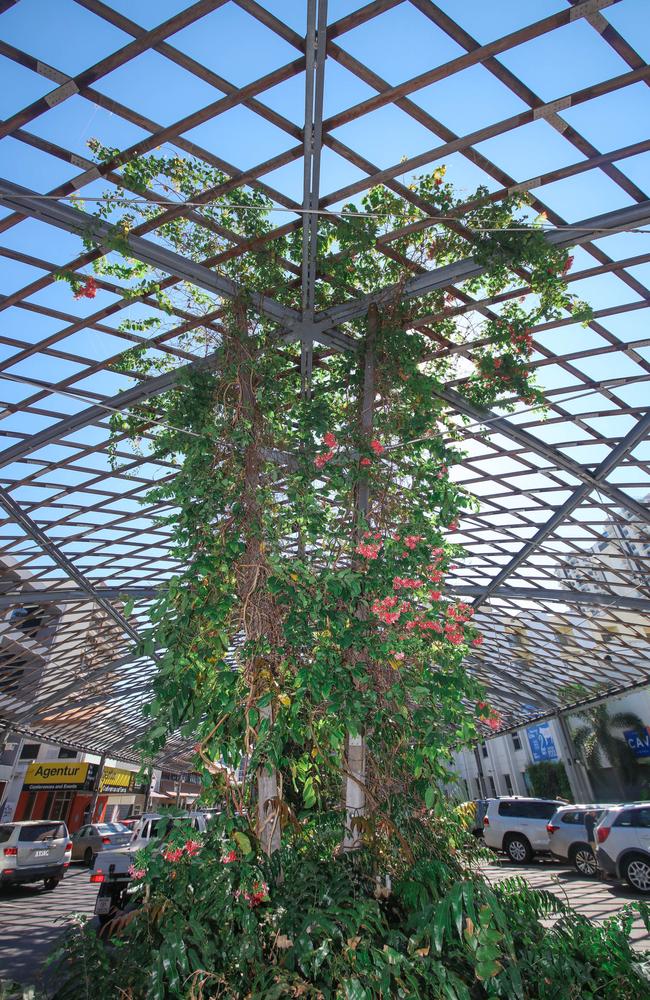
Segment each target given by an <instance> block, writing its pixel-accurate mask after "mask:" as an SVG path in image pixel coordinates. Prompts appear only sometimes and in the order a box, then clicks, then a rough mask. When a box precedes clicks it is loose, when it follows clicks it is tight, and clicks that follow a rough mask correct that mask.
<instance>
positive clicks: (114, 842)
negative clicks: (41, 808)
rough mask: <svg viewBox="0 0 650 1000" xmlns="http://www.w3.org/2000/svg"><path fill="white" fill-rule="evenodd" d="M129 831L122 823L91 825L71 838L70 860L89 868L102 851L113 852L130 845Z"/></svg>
mask: <svg viewBox="0 0 650 1000" xmlns="http://www.w3.org/2000/svg"><path fill="white" fill-rule="evenodd" d="M131 836H132V834H131V831H130V830H129V828H128V826H124V824H123V823H92V824H89V825H88V826H82V827H81V829H80V830H77V832H76V833H75V834H73V836H72V860H73V861H85V863H86V864H87V865H88V866H89V867H90V866H92V864H93V863H94V861H95V858H96V857H97V855H98V854H101V852H102V851H114V850H115V848H116V847H126V845H127V844H130V843H131Z"/></svg>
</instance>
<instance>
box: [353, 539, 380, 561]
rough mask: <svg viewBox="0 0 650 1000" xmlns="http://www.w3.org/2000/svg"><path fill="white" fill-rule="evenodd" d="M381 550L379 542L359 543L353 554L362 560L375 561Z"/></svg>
mask: <svg viewBox="0 0 650 1000" xmlns="http://www.w3.org/2000/svg"><path fill="white" fill-rule="evenodd" d="M380 550H381V542H359V544H358V545H357V547H356V549H355V550H354V551H355V552H357V553H358V555H360V556H363V558H364V559H376V558H377V556H378V555H379V552H380Z"/></svg>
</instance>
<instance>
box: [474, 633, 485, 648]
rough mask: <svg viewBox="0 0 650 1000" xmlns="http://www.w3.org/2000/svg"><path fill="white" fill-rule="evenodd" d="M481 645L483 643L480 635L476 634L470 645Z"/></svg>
mask: <svg viewBox="0 0 650 1000" xmlns="http://www.w3.org/2000/svg"><path fill="white" fill-rule="evenodd" d="M482 645H483V636H482V635H477V636H476V638H475V639H472V646H482Z"/></svg>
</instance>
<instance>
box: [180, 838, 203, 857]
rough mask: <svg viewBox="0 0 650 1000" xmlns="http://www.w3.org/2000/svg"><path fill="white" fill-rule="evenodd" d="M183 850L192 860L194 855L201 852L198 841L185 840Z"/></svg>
mask: <svg viewBox="0 0 650 1000" xmlns="http://www.w3.org/2000/svg"><path fill="white" fill-rule="evenodd" d="M183 850H184V851H185V853H186V854H188V855H189V856H190V858H193V857H194V855H195V854H198V853H199V851H200V850H201V844H200V843H199V841H198V840H186V841H185V843H184V844H183Z"/></svg>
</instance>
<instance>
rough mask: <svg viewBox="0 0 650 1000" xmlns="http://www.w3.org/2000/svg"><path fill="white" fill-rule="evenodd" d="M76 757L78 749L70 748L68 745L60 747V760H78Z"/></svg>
mask: <svg viewBox="0 0 650 1000" xmlns="http://www.w3.org/2000/svg"><path fill="white" fill-rule="evenodd" d="M76 759H77V751H76V750H68V748H67V747H60V748H59V760H76Z"/></svg>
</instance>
